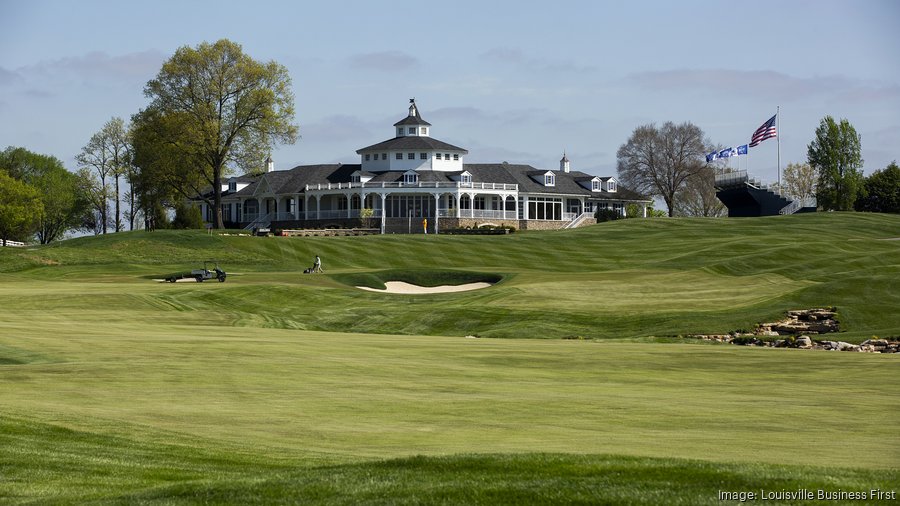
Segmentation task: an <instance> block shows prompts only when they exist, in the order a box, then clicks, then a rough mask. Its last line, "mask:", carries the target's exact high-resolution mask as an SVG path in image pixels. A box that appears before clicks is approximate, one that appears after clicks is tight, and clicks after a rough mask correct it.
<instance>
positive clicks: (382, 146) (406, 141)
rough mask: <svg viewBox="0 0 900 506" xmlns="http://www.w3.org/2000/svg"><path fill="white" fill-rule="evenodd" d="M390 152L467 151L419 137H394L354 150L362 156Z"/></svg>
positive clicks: (464, 152) (432, 139)
mask: <svg viewBox="0 0 900 506" xmlns="http://www.w3.org/2000/svg"><path fill="white" fill-rule="evenodd" d="M390 150H397V151H399V150H409V151H417V150H419V151H421V150H435V151H437V150H441V151H457V152H460V153H463V154H466V153H468V152H469V151H468V150H465V149H463V148H460V147H457V146H454V145H453V144H447V143H446V142H443V141H439V140H437V139H434V138H431V137H419V136H409V137H394V138H393V139H388V140H386V141H384V142H379V143H378V144H372V145H371V146H367V147H364V148H360V149H357V150H356V153H357V154H362V153H365V152H367V151H390Z"/></svg>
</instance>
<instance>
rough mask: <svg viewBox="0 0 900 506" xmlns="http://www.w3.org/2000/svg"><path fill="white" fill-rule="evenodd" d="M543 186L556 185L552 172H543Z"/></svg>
mask: <svg viewBox="0 0 900 506" xmlns="http://www.w3.org/2000/svg"><path fill="white" fill-rule="evenodd" d="M544 186H556V176H555V175H553V174H544Z"/></svg>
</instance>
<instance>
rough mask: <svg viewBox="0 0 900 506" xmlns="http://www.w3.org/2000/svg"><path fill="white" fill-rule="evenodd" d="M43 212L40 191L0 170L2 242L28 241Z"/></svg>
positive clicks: (0, 229) (0, 233)
mask: <svg viewBox="0 0 900 506" xmlns="http://www.w3.org/2000/svg"><path fill="white" fill-rule="evenodd" d="M42 211H43V204H42V203H41V197H40V193H39V192H38V189H37V188H35V187H33V186H31V185H29V184H27V183H25V182H24V181H20V180H18V179H16V178H14V177H12V176H10V175H9V174H7V173H6V171H3V170H0V241H2V244H3V246H6V241H13V240H15V241H26V240H28V239H29V238H31V237H32V236H33V235H34V232H35V230H36V229H37V224H38V220H39V219H40V216H41V212H42Z"/></svg>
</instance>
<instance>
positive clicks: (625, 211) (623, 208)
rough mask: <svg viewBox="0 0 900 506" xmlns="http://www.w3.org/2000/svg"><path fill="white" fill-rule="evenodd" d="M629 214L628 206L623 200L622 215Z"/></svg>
mask: <svg viewBox="0 0 900 506" xmlns="http://www.w3.org/2000/svg"><path fill="white" fill-rule="evenodd" d="M627 214H628V207H627V206H626V205H625V203H624V202H622V217H623V218H627V217H628V216H626V215H627Z"/></svg>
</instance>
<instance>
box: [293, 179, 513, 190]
mask: <svg viewBox="0 0 900 506" xmlns="http://www.w3.org/2000/svg"><path fill="white" fill-rule="evenodd" d="M353 188H471V189H473V190H506V191H516V190H518V189H519V185H517V184H503V183H462V182H449V183H448V182H446V181H422V182H418V183H404V182H402V181H394V182H385V181H382V182H380V183H326V184H308V185H306V187H305V190H306V191H310V190H350V189H353Z"/></svg>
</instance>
